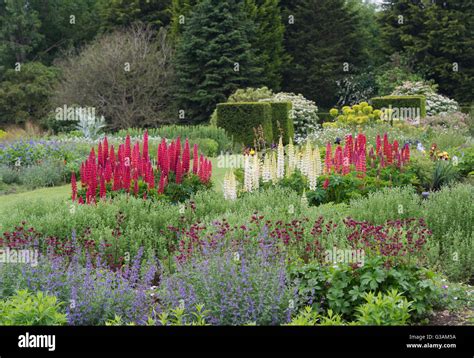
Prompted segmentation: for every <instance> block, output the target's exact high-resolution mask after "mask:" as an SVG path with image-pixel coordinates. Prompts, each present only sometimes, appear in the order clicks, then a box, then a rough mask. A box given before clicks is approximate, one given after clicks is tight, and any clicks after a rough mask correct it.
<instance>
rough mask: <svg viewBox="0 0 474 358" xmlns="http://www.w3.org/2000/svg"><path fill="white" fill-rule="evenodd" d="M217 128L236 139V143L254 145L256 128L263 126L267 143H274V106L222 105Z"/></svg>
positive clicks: (257, 103) (240, 103)
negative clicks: (222, 129)
mask: <svg viewBox="0 0 474 358" xmlns="http://www.w3.org/2000/svg"><path fill="white" fill-rule="evenodd" d="M217 126H218V127H221V128H224V129H225V130H226V131H227V133H228V134H230V135H232V136H233V137H234V142H236V143H242V144H244V145H247V146H253V145H254V139H255V135H254V128H258V127H259V126H262V128H263V134H264V138H265V140H266V142H267V143H272V142H273V123H272V105H271V104H270V103H266V102H237V103H220V104H218V105H217Z"/></svg>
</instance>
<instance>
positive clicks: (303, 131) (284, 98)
mask: <svg viewBox="0 0 474 358" xmlns="http://www.w3.org/2000/svg"><path fill="white" fill-rule="evenodd" d="M261 101H272V102H291V103H292V104H293V109H292V116H293V123H294V126H295V142H296V143H301V142H304V141H305V139H306V138H307V137H308V135H309V134H311V133H313V132H315V131H316V130H317V129H318V128H320V126H319V124H318V107H317V106H316V103H314V102H313V101H310V100H309V99H306V98H305V97H303V95H301V94H298V95H296V94H294V93H286V92H280V93H277V94H275V95H273V97H272V98H269V99H262V100H261Z"/></svg>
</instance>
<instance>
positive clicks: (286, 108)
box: [269, 102, 295, 145]
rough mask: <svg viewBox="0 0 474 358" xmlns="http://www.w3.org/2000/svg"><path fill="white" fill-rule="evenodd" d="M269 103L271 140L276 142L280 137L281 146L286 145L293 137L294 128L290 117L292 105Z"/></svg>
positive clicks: (289, 103) (288, 103)
mask: <svg viewBox="0 0 474 358" xmlns="http://www.w3.org/2000/svg"><path fill="white" fill-rule="evenodd" d="M269 103H270V105H271V106H272V124H273V139H274V140H275V142H276V141H278V140H279V139H280V135H282V137H283V144H285V145H286V144H288V143H289V142H290V138H291V139H293V137H294V135H295V127H294V125H293V118H292V116H291V110H292V109H293V104H292V103H291V102H269Z"/></svg>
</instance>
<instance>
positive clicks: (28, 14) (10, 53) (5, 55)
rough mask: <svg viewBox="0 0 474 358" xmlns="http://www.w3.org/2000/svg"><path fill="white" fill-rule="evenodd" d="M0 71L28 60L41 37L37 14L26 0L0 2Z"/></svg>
mask: <svg viewBox="0 0 474 358" xmlns="http://www.w3.org/2000/svg"><path fill="white" fill-rule="evenodd" d="M0 24H1V26H0V70H1V69H2V68H3V69H4V70H5V69H7V68H12V67H13V66H14V64H15V63H16V62H19V63H24V62H25V61H27V60H30V59H31V57H32V56H33V54H34V51H35V50H36V49H37V48H38V46H39V45H40V43H41V41H42V40H43V37H44V36H43V35H42V34H40V33H39V31H38V30H39V28H40V26H41V21H40V19H39V15H38V12H37V11H36V10H35V9H33V8H32V7H31V4H30V3H29V1H27V0H0Z"/></svg>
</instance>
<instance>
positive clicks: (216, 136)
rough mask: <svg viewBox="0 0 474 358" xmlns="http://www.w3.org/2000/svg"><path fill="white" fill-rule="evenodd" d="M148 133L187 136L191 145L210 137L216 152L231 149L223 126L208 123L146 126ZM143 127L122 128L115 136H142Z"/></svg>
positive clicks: (230, 141) (172, 137) (171, 137)
mask: <svg viewBox="0 0 474 358" xmlns="http://www.w3.org/2000/svg"><path fill="white" fill-rule="evenodd" d="M147 130H148V134H149V135H150V136H151V137H162V138H166V139H169V140H172V139H176V138H177V137H181V139H184V138H188V139H189V141H190V144H191V147H192V145H193V144H194V143H197V144H199V141H200V140H205V139H212V140H213V141H215V142H216V143H217V144H218V149H217V151H218V152H225V151H228V150H231V149H232V139H231V138H230V137H229V135H227V133H226V131H225V130H224V129H223V128H218V127H215V126H209V125H194V126H183V125H167V126H162V127H159V128H148V129H147ZM144 132H145V129H143V128H129V129H126V130H125V129H122V130H120V131H118V132H117V133H116V136H118V137H120V138H125V137H126V136H127V134H130V136H132V137H143V133H144ZM199 149H200V150H201V151H202V152H203V153H204V154H205V155H207V156H210V155H209V154H207V153H206V152H205V150H204V149H203V148H202V147H201V146H200V147H199Z"/></svg>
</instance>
